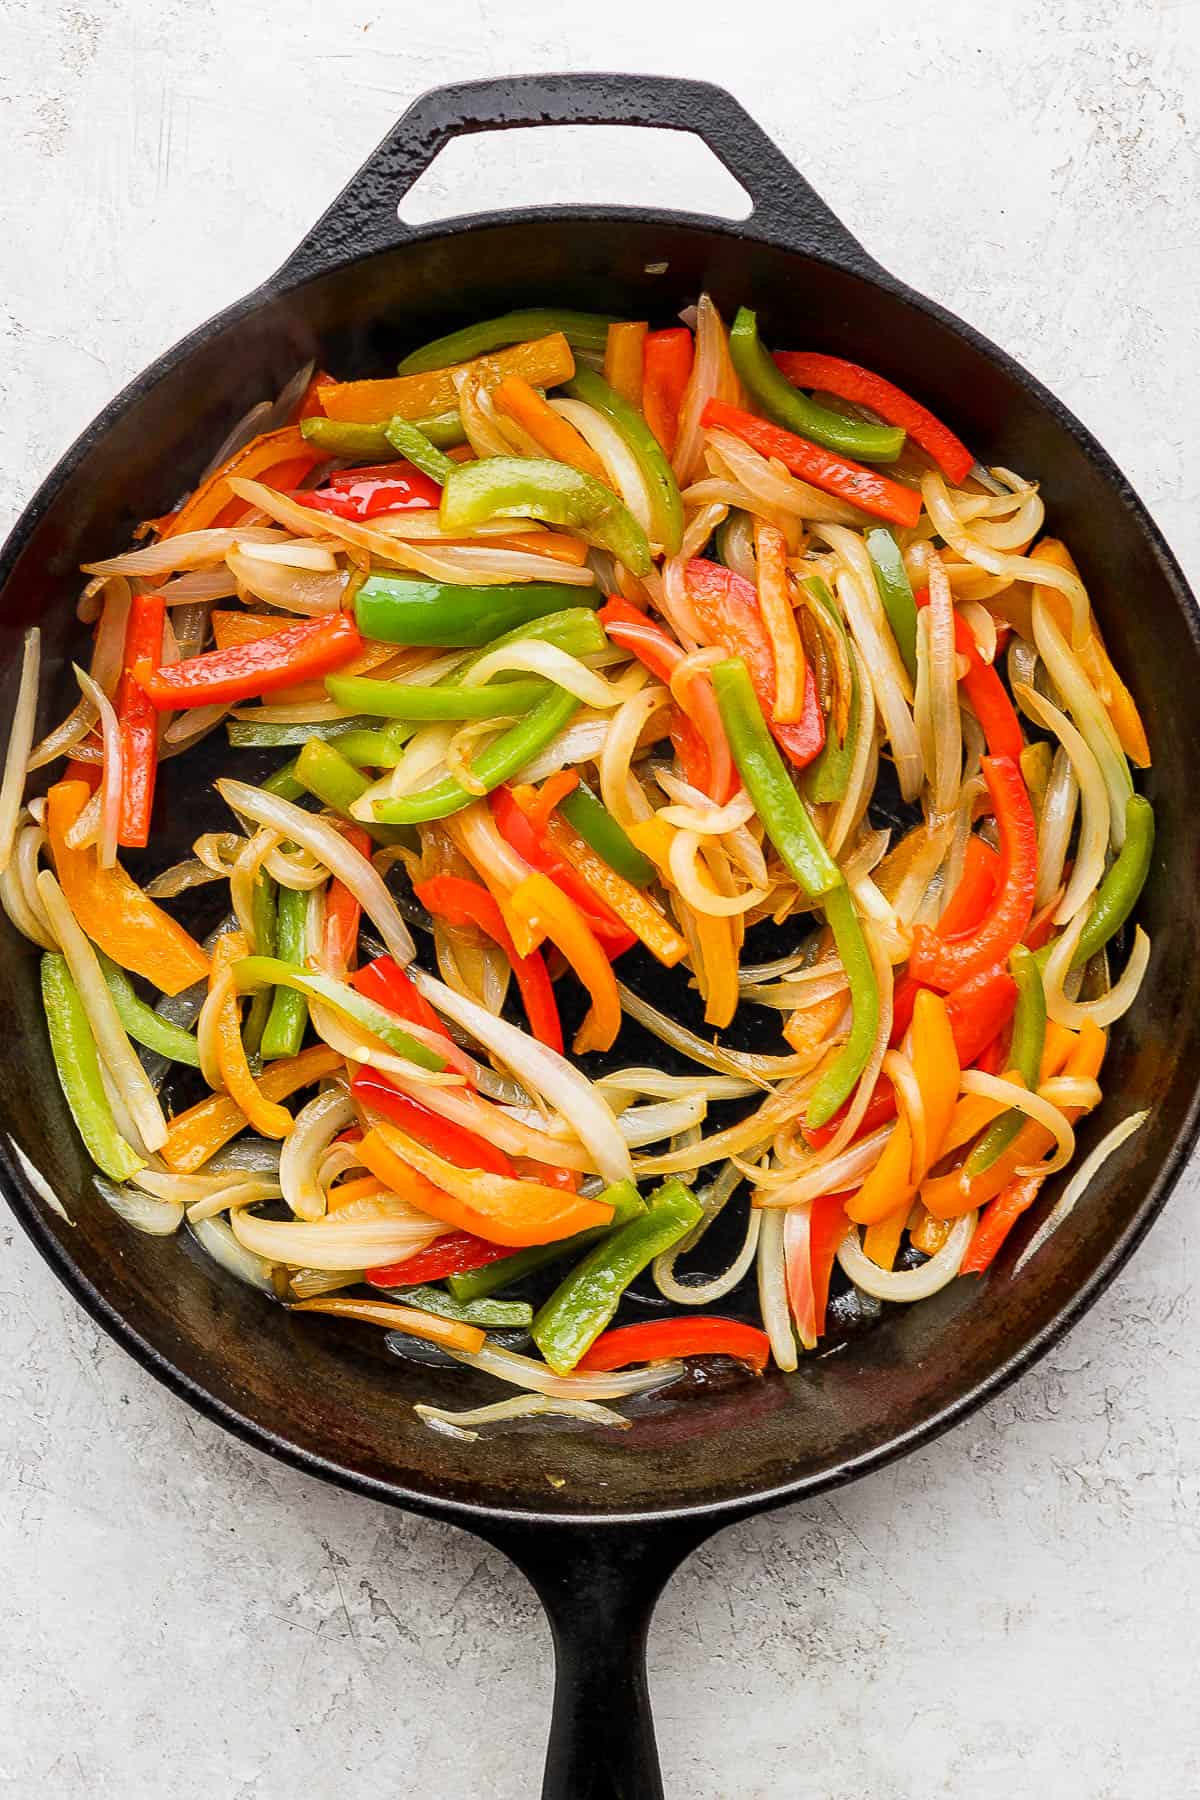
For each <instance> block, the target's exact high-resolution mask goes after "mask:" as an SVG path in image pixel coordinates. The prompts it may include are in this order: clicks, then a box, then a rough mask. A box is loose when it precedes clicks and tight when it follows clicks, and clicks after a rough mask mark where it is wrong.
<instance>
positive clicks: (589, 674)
mask: <svg viewBox="0 0 1200 1800" xmlns="http://www.w3.org/2000/svg"><path fill="white" fill-rule="evenodd" d="M509 670H517V671H519V672H521V673H524V674H528V675H541V676H543V677H544V678H545V679H546V680H547V681H552V682H554V684H555V686H556V687H560V688H565V690H566V692H567V693H568V694H574V695H575V698H576V699H577V700H581V701H582V702H583V704H584V705H585V706H594V707H596V708H597V709H607V708H609V707H613V706H617V705H619V704H620V701H621V695H620V693H618V692H617V690H616V689H614V688H613V687H612V686H611V685H610V683H609V682H607V681H605V680H604V678H603V676H601V675H597V674H596V673H595V671H594V670H592V669H589V668H586V667H585V666H584V664H583V663H581V662H580V660H579V658H578V657H577V656H569V655H568V654H567V652H566V651H565V650H560V649H559V647H558V645H557V644H545V643H541V642H539V641H537V640H536V639H533V638H526V639H521V640H519V641H518V642H517V643H515V644H505V645H504V646H503V647H502V648H500V649H498V650H491V651H489V652H488V653H487V655H486V656H482V657H481V658H480V659H479V661H478V662H477V663H475V664H474V665H473V666H472V668H471V669H470V670H469V671H468V673H467V674H466V676H465V677H464V678H463V686H464V687H483V686H485V685H486V683H487V682H489V681H490V680H491V679H492V677H493V675H499V674H500V673H501V672H506V671H509ZM482 722H483V721H481V723H482Z"/></svg>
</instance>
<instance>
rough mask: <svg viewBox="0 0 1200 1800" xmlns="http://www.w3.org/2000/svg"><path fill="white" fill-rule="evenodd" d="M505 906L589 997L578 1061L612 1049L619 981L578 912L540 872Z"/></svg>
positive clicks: (616, 1028)
mask: <svg viewBox="0 0 1200 1800" xmlns="http://www.w3.org/2000/svg"><path fill="white" fill-rule="evenodd" d="M509 905H510V907H511V908H512V911H513V913H514V914H515V916H516V917H517V918H518V919H522V920H524V922H525V923H526V924H527V925H529V927H530V928H531V930H533V931H538V932H541V933H542V934H543V936H545V937H548V938H549V939H550V942H551V943H552V944H555V945H556V946H557V947H558V949H560V950H561V951H562V953H563V955H564V956H565V957H566V959H567V964H568V966H569V967H570V969H571V970H572V971H573V973H574V974H575V975H576V976H577V977H578V978H579V980H580V981H582V983H583V985H584V987H585V988H586V989H587V991H588V993H589V994H590V995H591V997H592V1004H591V1008H590V1010H589V1012H588V1014H587V1017H586V1018H585V1019H584V1021H583V1024H582V1025H581V1026H580V1028H579V1030H578V1032H577V1033H576V1034H575V1044H574V1050H575V1054H576V1056H582V1055H583V1054H584V1052H585V1051H587V1050H608V1049H611V1047H612V1045H613V1043H614V1042H615V1041H616V1036H617V1033H618V1031H619V1030H620V1029H621V999H620V995H619V994H618V993H617V979H616V976H615V975H614V974H613V971H612V964H611V963H610V962H609V960H608V958H607V956H605V954H604V951H603V950H602V949H601V948H600V945H599V944H598V943H597V942H596V939H595V938H594V937H593V935H592V933H591V932H590V931H589V930H588V926H587V921H586V920H585V919H584V917H583V914H582V913H581V912H580V910H579V908H578V907H577V906H576V905H575V903H574V901H572V900H569V899H568V898H567V896H566V895H565V894H564V893H563V891H562V889H561V888H559V887H556V886H555V885H554V883H553V882H552V881H551V880H550V878H549V876H548V875H543V874H542V873H541V871H540V870H538V869H535V870H534V871H533V873H532V874H531V875H527V876H526V877H525V879H524V881H521V882H518V884H517V886H516V887H515V888H514V889H513V891H512V893H511V894H510V896H509ZM483 1235H484V1236H486V1235H487V1234H486V1233H484V1234H483Z"/></svg>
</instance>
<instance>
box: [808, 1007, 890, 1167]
mask: <svg viewBox="0 0 1200 1800" xmlns="http://www.w3.org/2000/svg"><path fill="white" fill-rule="evenodd" d="M849 1000H850V994H849V990H847V991H846V992H845V993H842V994H830V995H829V997H828V999H826V1000H818V1001H817V1002H816V1003H815V1005H813V1006H806V1007H804V1009H803V1010H800V1009H799V1008H797V1010H796V1011H795V1012H794V1013H790V1014H789V1015H788V1020H787V1023H786V1025H785V1026H784V1027H783V1035H784V1037H785V1038H786V1039H787V1041H788V1043H789V1044H790V1045H791V1046H792V1049H793V1050H794V1051H795V1052H796V1053H797V1055H798V1056H811V1055H813V1054H815V1052H816V1051H817V1050H818V1049H819V1048H820V1046H821V1045H822V1044H823V1043H824V1042H825V1039H826V1038H827V1037H828V1036H829V1034H830V1032H831V1031H836V1030H837V1026H838V1021H839V1020H840V1018H841V1016H842V1014H843V1013H844V1012H845V1010H846V1007H847V1005H848V1004H849ZM893 1110H894V1109H893ZM887 1116H888V1118H889V1119H890V1118H891V1116H892V1114H891V1112H890V1111H889V1113H888V1115H887ZM863 1122H864V1124H865V1123H866V1121H865V1119H864V1121H863ZM876 1123H878V1124H882V1123H883V1121H882V1120H877V1121H876ZM836 1129H837V1128H836V1126H835V1127H834V1130H835V1131H836ZM829 1135H830V1136H833V1132H831V1133H830V1134H829ZM826 1141H828V1140H826Z"/></svg>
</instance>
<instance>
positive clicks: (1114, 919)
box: [1071, 794, 1154, 969]
mask: <svg viewBox="0 0 1200 1800" xmlns="http://www.w3.org/2000/svg"><path fill="white" fill-rule="evenodd" d="M1153 852H1154V808H1153V807H1152V806H1151V804H1150V802H1149V801H1148V800H1146V799H1145V798H1143V796H1142V795H1141V794H1131V795H1130V796H1129V799H1128V801H1127V802H1126V805H1125V842H1124V843H1123V844H1122V846H1121V851H1120V854H1119V856H1118V857H1117V860H1116V861H1115V862H1114V863H1113V866H1112V868H1111V869H1110V870H1109V871H1108V874H1107V875H1106V876H1105V877H1104V880H1103V881H1102V882H1101V883H1100V886H1099V888H1098V889H1097V890H1096V901H1095V905H1094V906H1093V907H1092V910H1091V912H1090V913H1089V915H1088V921H1087V924H1086V925H1085V926H1084V928H1083V933H1082V935H1081V937H1080V939H1079V942H1078V944H1077V945H1076V947H1075V954H1074V956H1073V957H1072V958H1071V967H1072V968H1073V969H1081V968H1082V967H1083V965H1084V963H1085V962H1087V961H1088V959H1089V957H1092V956H1095V954H1096V952H1097V950H1102V949H1103V948H1104V946H1105V944H1107V942H1108V940H1109V938H1111V937H1113V936H1114V935H1115V934H1116V933H1117V932H1118V931H1119V930H1120V929H1121V927H1122V925H1123V924H1124V923H1125V921H1126V919H1127V918H1128V917H1129V915H1130V913H1131V912H1132V911H1133V909H1134V907H1135V906H1136V905H1137V903H1138V897H1139V895H1140V894H1141V891H1142V889H1143V888H1144V887H1145V885H1146V877H1147V875H1148V874H1149V873H1150V858H1151V856H1152V854H1153Z"/></svg>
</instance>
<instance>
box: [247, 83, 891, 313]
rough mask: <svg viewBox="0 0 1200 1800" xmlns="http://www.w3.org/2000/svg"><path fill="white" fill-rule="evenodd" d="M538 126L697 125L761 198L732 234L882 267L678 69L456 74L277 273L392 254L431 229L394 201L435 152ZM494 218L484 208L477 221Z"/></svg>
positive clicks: (794, 174)
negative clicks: (409, 220) (467, 77)
mask: <svg viewBox="0 0 1200 1800" xmlns="http://www.w3.org/2000/svg"><path fill="white" fill-rule="evenodd" d="M533 125H639V126H649V127H655V128H660V129H662V128H665V129H667V130H671V131H689V132H693V133H695V135H696V136H697V137H699V138H701V139H702V140H703V141H704V143H706V144H707V145H708V147H709V149H710V150H711V151H712V152H713V154H714V155H715V156H717V157H718V158H719V159H720V161H721V162H723V163H724V165H725V167H726V168H727V169H728V170H729V172H730V174H731V175H733V176H734V177H735V178H736V179H737V180H738V181H740V182H741V184H742V186H743V187H744V188H745V190H746V192H747V193H748V194H749V196H750V199H751V201H752V202H753V211H752V212H751V214H750V216H749V218H748V219H746V220H745V221H744V222H743V223H742V224H741V225H740V226H732V227H730V229H731V230H733V231H734V232H738V231H742V232H744V233H745V234H746V235H747V236H753V237H756V238H767V239H770V240H771V241H772V242H774V243H778V244H782V245H783V246H784V247H785V248H786V249H789V250H799V251H804V252H808V253H810V254H812V255H816V256H820V257H823V258H826V259H828V260H829V261H831V262H834V263H837V264H839V265H840V266H841V267H843V268H849V269H853V270H854V271H856V272H857V273H859V274H864V275H868V276H875V275H878V274H879V272H880V271H879V266H878V264H876V263H875V262H874V261H873V260H872V259H871V257H869V256H868V255H867V253H866V251H865V250H864V249H863V248H862V246H861V244H859V243H858V241H857V239H856V238H854V237H852V236H851V234H850V232H848V231H847V230H846V227H845V226H844V225H843V224H842V223H841V221H840V219H838V217H837V216H836V214H834V213H833V212H831V211H830V209H829V207H827V206H826V204H825V202H824V201H823V200H822V199H821V198H820V197H819V196H818V195H817V194H816V193H814V191H813V189H812V188H811V187H810V186H809V184H808V182H807V181H805V179H804V177H803V176H802V175H801V174H800V173H799V172H798V171H797V170H796V168H795V167H794V166H793V165H792V163H790V162H789V161H788V159H787V157H786V156H785V155H784V154H783V151H782V150H780V148H779V146H778V145H777V144H775V143H773V142H772V140H771V139H770V138H769V137H768V136H767V134H766V132H765V131H763V129H762V127H761V126H759V125H757V124H756V123H755V121H754V120H753V119H752V118H751V117H750V114H749V113H748V112H746V110H745V108H744V107H742V106H741V105H740V104H739V102H738V101H737V100H735V99H734V98H733V95H732V94H729V93H727V92H726V91H725V89H724V88H721V87H716V86H715V85H714V84H713V83H711V82H707V81H687V80H683V79H680V78H678V77H676V76H671V75H615V74H612V75H610V74H600V73H591V74H580V75H511V76H505V77H503V78H501V79H498V80H492V81H464V82H455V83H452V84H451V85H449V86H447V87H440V88H433V89H431V90H430V92H429V93H427V94H423V95H422V96H421V98H420V99H419V100H415V101H414V102H413V104H412V105H411V106H410V107H409V109H408V111H407V112H406V113H404V115H403V116H402V117H401V118H400V119H399V120H398V121H397V123H396V124H395V125H394V126H393V127H392V129H391V131H390V132H389V133H388V135H387V136H386V137H385V138H384V139H383V141H382V143H380V144H379V145H378V146H377V147H376V148H375V149H374V150H373V151H372V152H371V155H370V156H369V157H368V158H367V160H366V162H365V163H364V164H363V166H362V168H361V169H359V171H358V173H357V174H356V175H354V176H353V177H352V178H351V179H350V181H349V182H348V183H347V184H346V186H345V187H344V188H343V189H342V192H341V193H340V194H339V195H338V197H337V199H336V200H335V201H334V202H333V204H332V206H330V207H329V209H328V211H326V212H325V213H324V214H323V215H322V217H321V218H320V219H318V220H317V222H316V224H315V225H314V226H313V228H312V230H311V231H310V232H309V233H308V236H307V237H306V238H305V239H304V241H303V242H302V243H301V244H300V245H299V246H298V247H297V249H296V250H295V251H294V252H293V254H292V255H291V256H290V257H289V258H288V260H287V262H286V263H284V265H283V267H282V268H281V269H280V270H279V272H278V275H277V276H276V278H275V279H276V281H284V282H286V283H287V284H288V285H291V284H292V283H293V282H298V281H305V280H308V279H309V278H310V277H311V276H314V275H320V274H322V273H324V271H325V270H327V269H331V268H333V267H335V266H336V265H338V264H340V263H344V262H346V261H348V260H349V259H350V258H352V257H358V256H366V255H369V254H371V253H373V252H376V251H381V250H392V249H395V248H396V247H397V246H398V245H400V244H403V243H406V242H407V241H409V240H410V239H412V238H415V237H419V236H421V235H424V234H423V233H422V232H420V231H417V230H415V229H413V228H412V227H410V226H407V225H405V224H403V223H402V222H401V220H400V219H399V217H398V216H397V208H398V206H399V204H400V201H401V200H402V199H403V197H404V195H405V194H406V193H407V192H408V190H409V188H411V187H412V185H413V183H414V182H415V181H416V180H417V178H418V177H419V176H420V175H422V174H424V172H425V170H426V169H427V168H428V167H429V165H430V163H432V161H433V159H434V157H435V156H436V155H437V154H438V152H439V151H440V150H441V149H443V148H444V146H445V145H446V144H448V143H449V142H450V141H451V139H452V138H456V137H467V136H471V135H473V134H474V133H476V132H480V131H504V130H506V129H508V128H509V127H510V126H533ZM606 210H612V211H615V212H618V213H619V212H620V211H621V210H622V209H620V208H613V209H606ZM496 216H497V215H486V214H484V215H480V221H479V222H482V221H483V219H486V218H488V217H491V218H495V217H496ZM502 216H508V215H502ZM670 216H686V215H670ZM698 222H699V223H702V224H708V223H709V221H708V220H705V219H700V220H699V221H698ZM434 229H436V230H441V229H444V227H443V226H438V227H436V228H434Z"/></svg>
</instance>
